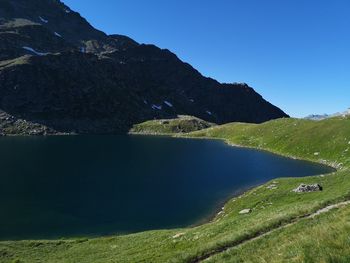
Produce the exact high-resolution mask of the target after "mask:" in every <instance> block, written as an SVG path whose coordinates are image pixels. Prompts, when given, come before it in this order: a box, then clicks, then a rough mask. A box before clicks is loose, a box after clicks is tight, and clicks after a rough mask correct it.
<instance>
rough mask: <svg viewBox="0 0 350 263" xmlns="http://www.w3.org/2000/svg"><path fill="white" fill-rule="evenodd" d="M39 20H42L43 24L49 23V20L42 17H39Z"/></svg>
mask: <svg viewBox="0 0 350 263" xmlns="http://www.w3.org/2000/svg"><path fill="white" fill-rule="evenodd" d="M39 19H40V20H41V22H43V23H45V24H47V23H49V20H46V19H44V18H42V17H41V16H39Z"/></svg>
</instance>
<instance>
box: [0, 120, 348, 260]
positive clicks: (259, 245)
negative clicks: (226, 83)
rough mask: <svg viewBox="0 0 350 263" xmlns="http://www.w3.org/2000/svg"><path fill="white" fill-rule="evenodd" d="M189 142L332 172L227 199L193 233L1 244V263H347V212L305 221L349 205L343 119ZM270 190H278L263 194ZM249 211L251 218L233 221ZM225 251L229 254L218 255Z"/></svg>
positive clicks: (232, 131) (217, 132)
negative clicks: (200, 262) (215, 142)
mask: <svg viewBox="0 0 350 263" xmlns="http://www.w3.org/2000/svg"><path fill="white" fill-rule="evenodd" d="M190 136H193V137H198V138H202V137H210V138H218V139H225V140H227V142H229V143H231V144H240V145H242V146H248V147H256V148H260V149H265V150H269V151H273V152H277V153H280V154H283V155H288V156H294V157H297V158H302V159H308V160H313V161H317V162H324V163H329V164H332V165H333V166H337V167H339V169H338V171H337V172H334V173H332V174H330V175H327V176H323V175H320V176H313V177H307V178H283V179H276V180H274V181H273V182H268V183H267V184H265V185H262V186H259V187H257V188H254V189H252V190H250V191H248V192H246V193H245V194H243V195H242V196H240V197H236V198H233V199H231V200H230V201H229V202H227V204H226V205H225V207H224V209H223V210H222V211H221V212H220V213H219V214H218V215H217V216H216V218H215V219H213V220H212V221H211V222H209V223H207V224H204V225H201V226H198V227H193V228H182V229H173V230H156V231H148V232H143V233H137V234H132V235H121V236H112V237H103V238H93V239H70V240H65V239H61V240H57V241H20V242H11V241H8V242H0V262H4V263H7V262H28V263H31V262H45V263H47V262H49V263H50V262H67V263H68V262H69V263H70V262H72V263H73V262H84V263H85V262H87V263H88V262H104V263H105V262H106V263H107V262H196V260H197V259H199V258H201V257H202V256H203V257H207V256H209V255H211V254H215V255H214V256H212V257H210V261H213V262H225V261H227V262H331V261H332V260H333V261H332V262H348V261H347V260H348V259H349V250H348V245H349V244H348V243H349V241H348V240H349V239H348V235H347V234H346V233H348V232H349V221H348V219H347V218H348V215H349V213H350V212H349V211H350V210H349V208H347V207H345V208H339V209H338V210H337V211H336V210H332V211H330V212H328V213H325V214H322V215H319V216H316V217H315V218H306V215H308V214H310V213H313V212H315V211H317V210H318V209H320V208H323V207H325V206H327V205H329V204H333V203H337V202H340V201H343V200H348V199H349V198H350V172H349V166H350V163H349V160H350V152H349V149H350V119H349V118H336V119H329V120H325V121H320V122H314V121H305V120H294V119H280V120H276V121H271V122H268V123H264V124H260V125H253V124H241V123H234V124H228V125H224V126H218V127H212V128H209V129H207V130H203V131H198V132H194V133H191V134H190ZM272 183H274V185H276V186H277V187H276V188H273V189H270V188H269V187H268V186H269V185H271V184H272ZM300 183H319V184H321V185H322V186H323V189H324V190H323V191H322V192H314V193H305V194H298V193H294V192H292V191H291V190H292V189H294V188H296V187H297V186H298V185H299V184H300ZM248 208H249V209H252V212H251V213H250V214H245V215H241V214H239V212H240V211H241V210H243V209H248ZM292 222H293V223H294V224H293V225H290V226H286V227H285V228H282V229H279V230H277V231H274V232H272V233H271V234H269V235H266V236H264V237H262V238H260V239H254V240H252V241H249V242H244V241H245V240H249V239H251V238H253V237H256V236H259V235H261V234H262V233H266V232H268V231H270V230H273V229H276V228H279V227H280V226H283V225H287V224H289V223H292ZM265 242H266V243H265ZM291 242H293V243H291ZM241 243H242V245H239V244H241ZM236 245H239V246H236ZM229 247H234V248H233V249H229V250H227V251H225V252H223V253H219V252H221V251H222V250H224V249H226V248H229ZM333 249H334V250H333Z"/></svg>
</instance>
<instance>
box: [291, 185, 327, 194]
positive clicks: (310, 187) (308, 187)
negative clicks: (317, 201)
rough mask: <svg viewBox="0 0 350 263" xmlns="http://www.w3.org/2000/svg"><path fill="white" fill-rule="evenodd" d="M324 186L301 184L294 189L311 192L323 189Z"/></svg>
mask: <svg viewBox="0 0 350 263" xmlns="http://www.w3.org/2000/svg"><path fill="white" fill-rule="evenodd" d="M322 190H323V188H322V186H321V185H319V184H301V185H299V186H298V187H297V188H295V189H294V190H293V192H295V193H309V192H317V191H322Z"/></svg>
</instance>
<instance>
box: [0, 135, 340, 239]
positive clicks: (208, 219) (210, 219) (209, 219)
mask: <svg viewBox="0 0 350 263" xmlns="http://www.w3.org/2000/svg"><path fill="white" fill-rule="evenodd" d="M70 135H72V136H79V135H80V134H72V133H68V134H48V135H7V136H4V137H52V136H58V137H60V136H70ZM110 135H111V134H110ZM125 135H126V136H150V137H151V136H154V137H157V136H161V137H169V138H174V139H198V140H213V141H214V140H219V141H222V142H223V143H224V144H226V145H227V146H230V147H237V148H247V149H252V150H256V151H263V152H267V153H270V154H275V155H279V156H283V157H285V158H290V159H293V160H300V161H307V162H312V163H315V164H318V165H324V166H328V167H329V168H333V169H335V171H332V172H329V173H326V174H319V175H313V176H321V175H325V176H327V175H331V174H333V173H336V172H338V169H337V168H336V166H332V165H327V164H325V163H322V162H317V161H315V160H309V159H306V158H304V159H303V158H297V157H294V156H291V155H286V154H281V153H278V152H275V151H271V150H267V149H263V148H258V147H253V146H244V145H239V144H234V143H231V142H229V140H228V139H222V138H212V137H208V136H206V137H191V136H186V134H185V133H184V134H180V135H179V134H164V133H163V134H162V133H154V134H150V133H134V132H133V133H128V134H125ZM184 135H185V136H184ZM346 170H347V169H346ZM306 177H307V176H306ZM280 178H282V177H276V178H273V179H270V180H268V181H266V182H262V183H257V184H255V185H252V186H247V187H244V188H242V189H240V190H237V191H234V192H233V193H232V194H230V195H229V196H228V197H227V198H223V199H222V201H220V202H219V203H218V204H217V205H216V206H215V210H213V212H211V213H209V214H208V215H207V216H205V217H204V218H203V219H199V220H198V221H197V222H194V223H192V224H190V225H186V226H180V227H174V228H159V229H157V228H156V229H149V230H144V231H136V232H130V233H126V232H125V233H111V234H106V235H92V236H88V235H82V236H79V235H78V236H75V237H60V238H47V239H40V238H39V239H20V240H2V241H1V242H21V241H43V240H45V241H51V242H54V241H57V240H59V239H63V240H68V241H69V240H76V239H98V238H109V237H114V236H127V235H133V234H138V233H144V232H149V231H162V230H176V229H183V230H184V231H186V230H188V229H191V228H195V227H199V226H203V225H205V224H208V223H214V222H216V221H217V220H218V216H219V215H220V213H221V212H223V211H225V206H226V205H227V204H228V202H230V201H231V200H234V199H236V198H240V196H244V195H245V194H247V193H249V192H250V191H252V190H253V189H256V188H259V187H263V186H264V185H265V184H268V183H269V182H270V181H274V180H278V179H280ZM291 178H293V177H291ZM300 178H304V177H300Z"/></svg>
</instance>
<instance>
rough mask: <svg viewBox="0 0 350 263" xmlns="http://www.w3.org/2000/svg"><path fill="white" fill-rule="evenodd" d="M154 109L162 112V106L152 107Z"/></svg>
mask: <svg viewBox="0 0 350 263" xmlns="http://www.w3.org/2000/svg"><path fill="white" fill-rule="evenodd" d="M152 109H154V110H161V109H162V106H158V105H154V104H153V105H152Z"/></svg>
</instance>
